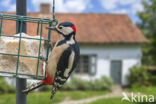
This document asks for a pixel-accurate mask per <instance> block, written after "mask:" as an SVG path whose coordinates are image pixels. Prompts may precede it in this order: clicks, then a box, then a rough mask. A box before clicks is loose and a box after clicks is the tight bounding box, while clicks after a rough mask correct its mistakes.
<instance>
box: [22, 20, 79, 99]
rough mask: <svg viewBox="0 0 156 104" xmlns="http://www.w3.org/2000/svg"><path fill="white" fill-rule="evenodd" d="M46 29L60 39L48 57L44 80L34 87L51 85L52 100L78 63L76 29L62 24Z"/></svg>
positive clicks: (72, 25)
mask: <svg viewBox="0 0 156 104" xmlns="http://www.w3.org/2000/svg"><path fill="white" fill-rule="evenodd" d="M48 29H50V30H54V31H56V32H57V33H58V34H59V35H60V39H59V40H58V41H57V42H56V44H55V46H54V48H53V50H52V52H51V53H50V55H49V57H48V61H47V69H46V72H47V76H46V79H45V80H43V81H41V82H40V83H38V85H35V87H36V86H41V85H43V84H49V85H51V84H52V95H51V99H52V98H53V97H54V95H55V93H56V91H57V90H58V89H59V88H60V87H62V86H63V84H64V83H65V82H66V81H67V79H68V78H69V76H70V75H71V73H72V72H73V70H74V69H75V67H76V65H77V63H78V61H79V56H80V51H79V46H78V43H77V41H76V39H75V35H76V27H75V25H74V24H72V23H71V22H63V23H60V24H59V25H58V27H57V28H55V27H49V28H48ZM35 87H32V88H31V87H30V88H28V89H29V90H25V91H24V92H29V91H31V90H33V89H34V88H35Z"/></svg>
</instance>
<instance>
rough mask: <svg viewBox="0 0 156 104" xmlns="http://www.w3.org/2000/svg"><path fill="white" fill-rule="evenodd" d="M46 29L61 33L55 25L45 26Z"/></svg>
mask: <svg viewBox="0 0 156 104" xmlns="http://www.w3.org/2000/svg"><path fill="white" fill-rule="evenodd" d="M46 29H49V30H53V31H56V32H57V33H59V34H61V35H62V34H63V33H62V32H60V31H59V30H58V29H57V27H53V26H52V27H46Z"/></svg>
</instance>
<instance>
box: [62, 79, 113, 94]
mask: <svg viewBox="0 0 156 104" xmlns="http://www.w3.org/2000/svg"><path fill="white" fill-rule="evenodd" d="M112 85H113V81H112V79H111V78H108V77H102V78H101V79H95V80H91V81H88V80H82V79H78V78H74V77H73V78H71V80H70V81H68V82H67V83H66V84H65V85H64V86H63V88H62V90H81V91H86V90H96V91H97V90H109V91H111V90H112Z"/></svg>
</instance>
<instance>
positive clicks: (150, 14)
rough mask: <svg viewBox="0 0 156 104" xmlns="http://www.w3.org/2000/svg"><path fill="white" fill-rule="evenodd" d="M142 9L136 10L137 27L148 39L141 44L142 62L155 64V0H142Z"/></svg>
mask: <svg viewBox="0 0 156 104" xmlns="http://www.w3.org/2000/svg"><path fill="white" fill-rule="evenodd" d="M142 3H143V6H144V11H142V12H138V16H139V18H140V20H141V21H140V22H139V23H138V26H139V28H140V29H141V30H142V32H143V33H144V35H145V36H146V37H147V39H148V40H149V43H148V44H145V45H143V64H146V65H152V66H155V65H156V0H144V1H143V2H142Z"/></svg>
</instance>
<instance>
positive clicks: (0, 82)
mask: <svg viewBox="0 0 156 104" xmlns="http://www.w3.org/2000/svg"><path fill="white" fill-rule="evenodd" d="M14 92H15V88H14V87H12V86H9V85H8V83H7V82H6V81H5V80H4V78H2V77H0V94H3V93H14Z"/></svg>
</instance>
